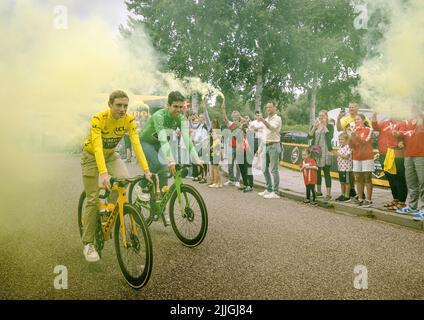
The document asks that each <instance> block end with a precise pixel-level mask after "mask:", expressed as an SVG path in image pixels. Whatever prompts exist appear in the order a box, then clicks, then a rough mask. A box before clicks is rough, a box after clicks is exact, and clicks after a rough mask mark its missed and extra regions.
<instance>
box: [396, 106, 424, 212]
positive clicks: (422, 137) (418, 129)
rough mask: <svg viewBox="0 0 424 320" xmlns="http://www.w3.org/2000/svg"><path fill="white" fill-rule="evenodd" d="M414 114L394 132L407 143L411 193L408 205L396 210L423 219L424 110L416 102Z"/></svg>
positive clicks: (409, 190) (407, 166)
mask: <svg viewBox="0 0 424 320" xmlns="http://www.w3.org/2000/svg"><path fill="white" fill-rule="evenodd" d="M412 114H413V118H412V119H410V120H405V121H403V122H402V123H401V124H400V125H399V130H398V131H394V132H393V134H394V136H395V137H397V138H398V139H399V140H400V141H401V142H403V144H404V145H405V175H406V184H407V186H408V193H409V202H408V206H407V207H405V208H402V209H399V210H397V211H396V212H397V213H400V214H413V213H416V215H415V216H414V219H416V220H423V219H424V210H423V206H424V125H423V123H424V112H423V111H422V110H421V108H420V106H418V105H416V104H415V105H413V106H412ZM420 200H421V204H420ZM420 205H421V207H420ZM420 208H421V209H420Z"/></svg>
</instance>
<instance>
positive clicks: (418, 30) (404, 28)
mask: <svg viewBox="0 0 424 320" xmlns="http://www.w3.org/2000/svg"><path fill="white" fill-rule="evenodd" d="M403 3H404V2H402V1H400V0H395V1H394V0H391V1H380V0H378V1H372V2H371V1H370V2H369V9H370V13H371V12H372V10H375V9H377V8H379V7H380V8H385V9H386V10H388V12H389V15H390V16H389V18H390V24H389V26H388V28H387V30H385V34H384V39H383V41H382V42H381V43H380V44H379V46H378V52H379V55H378V56H376V57H374V58H372V59H369V60H366V61H365V62H364V63H363V65H362V66H361V67H360V69H359V74H360V75H361V83H360V86H359V93H360V95H361V97H362V98H363V100H364V102H365V103H366V104H368V105H369V106H371V108H373V109H374V110H376V111H377V112H378V113H381V114H386V115H389V116H390V115H393V116H398V117H403V118H405V117H409V116H410V107H411V104H413V103H414V102H416V101H420V100H421V99H422V95H423V92H424V37H423V34H424V2H423V1H422V0H412V1H409V2H408V3H407V7H405V6H404V5H403ZM383 6H384V7H383Z"/></svg>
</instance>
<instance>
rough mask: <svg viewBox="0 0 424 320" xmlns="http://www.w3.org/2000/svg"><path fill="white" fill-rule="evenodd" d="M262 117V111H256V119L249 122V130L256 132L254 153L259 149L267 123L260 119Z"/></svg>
mask: <svg viewBox="0 0 424 320" xmlns="http://www.w3.org/2000/svg"><path fill="white" fill-rule="evenodd" d="M260 117H262V114H261V112H260V111H255V120H253V121H251V122H250V123H249V130H252V131H254V132H255V141H254V153H256V152H257V151H258V148H259V145H260V144H261V141H262V134H263V132H264V128H265V125H264V123H263V122H262V121H259V118H260Z"/></svg>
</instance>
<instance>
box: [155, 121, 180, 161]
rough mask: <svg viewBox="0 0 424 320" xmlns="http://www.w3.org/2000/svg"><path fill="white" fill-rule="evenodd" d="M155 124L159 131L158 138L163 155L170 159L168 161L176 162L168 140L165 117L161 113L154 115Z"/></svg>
mask: <svg viewBox="0 0 424 320" xmlns="http://www.w3.org/2000/svg"><path fill="white" fill-rule="evenodd" d="M153 125H154V128H155V131H156V132H157V135H158V140H159V143H160V146H161V151H162V152H163V155H164V156H165V157H166V159H167V160H168V163H175V159H174V156H173V155H172V150H171V146H170V145H169V142H168V135H167V132H166V129H165V125H164V119H163V117H162V116H159V115H154V116H153Z"/></svg>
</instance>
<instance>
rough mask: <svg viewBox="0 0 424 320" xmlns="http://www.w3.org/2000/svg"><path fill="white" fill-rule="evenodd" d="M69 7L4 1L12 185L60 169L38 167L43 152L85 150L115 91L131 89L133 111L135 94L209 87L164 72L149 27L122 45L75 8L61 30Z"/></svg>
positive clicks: (2, 52) (5, 160)
mask: <svg viewBox="0 0 424 320" xmlns="http://www.w3.org/2000/svg"><path fill="white" fill-rule="evenodd" d="M80 2H81V4H82V7H80V8H79V9H80V10H83V8H84V3H83V2H82V1H80ZM63 3H64V4H65V5H67V4H68V5H69V4H70V3H72V2H69V1H53V0H50V1H47V0H44V1H43V4H40V2H36V1H26V0H17V1H12V0H6V1H1V2H0V43H1V47H0V74H1V77H0V88H1V89H0V90H1V97H2V98H3V99H4V101H3V103H2V107H1V108H2V110H3V117H2V124H1V126H0V127H1V129H0V130H1V134H2V137H5V138H4V141H3V145H2V151H3V153H4V154H5V155H6V156H5V157H2V158H1V160H0V168H2V169H1V172H0V176H2V177H8V178H9V180H13V179H15V178H16V175H17V174H16V173H19V175H20V178H22V179H24V181H28V179H31V180H37V178H38V177H42V176H43V175H44V174H46V173H48V172H49V167H51V166H55V165H56V164H55V162H54V160H53V159H50V160H49V157H43V159H42V160H40V161H37V160H36V159H37V157H35V154H36V153H38V152H39V151H43V152H44V151H46V150H54V151H63V150H73V151H79V150H80V149H81V148H82V143H83V139H84V137H85V136H86V135H87V134H88V130H89V119H90V116H91V115H92V114H93V113H95V112H97V111H100V110H101V109H104V108H107V98H108V94H109V93H110V92H111V91H113V90H115V89H122V90H125V91H127V93H128V94H129V95H130V107H131V103H132V102H134V103H136V102H137V99H135V98H134V95H135V94H137V95H140V94H143V95H158V94H159V95H163V96H166V95H167V94H168V93H169V91H171V90H180V91H182V92H183V93H185V94H188V93H190V92H191V91H193V90H195V89H201V91H202V92H205V89H206V88H208V87H210V86H207V85H205V84H203V83H202V82H201V81H200V80H198V79H185V80H184V81H181V80H179V79H177V78H176V77H175V76H174V75H173V74H170V73H168V74H163V73H160V72H159V71H158V70H159V68H158V63H159V62H158V54H157V53H156V52H155V50H154V48H153V46H152V45H151V43H150V40H149V38H148V37H147V36H146V34H145V33H144V32H143V30H142V29H137V30H136V32H135V33H134V35H133V37H132V38H131V39H129V40H128V39H127V40H123V39H122V38H121V37H118V36H117V35H116V32H115V34H113V33H112V32H111V31H110V28H109V26H108V25H107V24H106V23H105V22H104V21H102V20H101V19H100V18H98V17H88V18H87V17H85V18H84V19H82V18H78V17H77V16H75V15H74V12H75V10H68V12H67V17H66V18H67V27H66V28H61V27H60V28H59V27H58V25H57V23H58V19H59V18H60V16H59V13H60V12H59V13H58V12H57V11H55V8H56V6H57V5H60V4H63ZM97 3H98V5H102V3H99V2H97ZM70 8H71V7H70ZM73 8H74V7H73ZM74 9H75V8H74ZM61 26H62V25H61ZM136 107H137V106H136V105H134V109H135V108H136ZM75 174H79V172H78V173H75ZM9 190H13V188H9Z"/></svg>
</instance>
